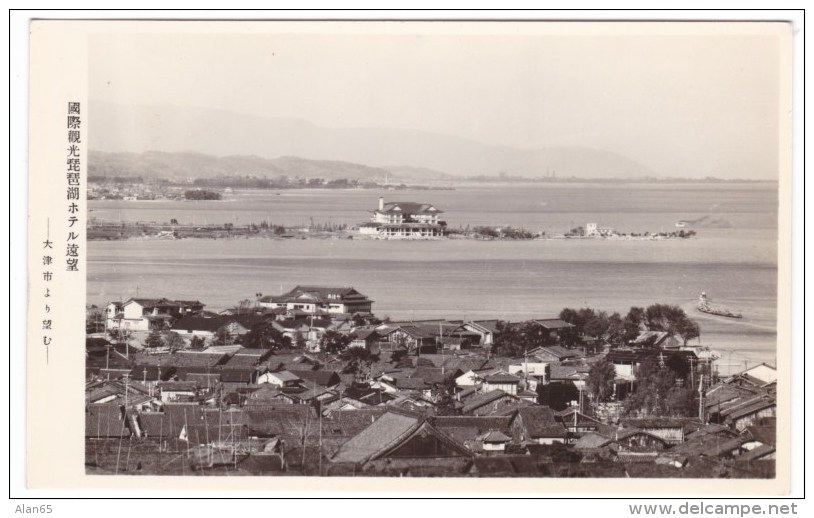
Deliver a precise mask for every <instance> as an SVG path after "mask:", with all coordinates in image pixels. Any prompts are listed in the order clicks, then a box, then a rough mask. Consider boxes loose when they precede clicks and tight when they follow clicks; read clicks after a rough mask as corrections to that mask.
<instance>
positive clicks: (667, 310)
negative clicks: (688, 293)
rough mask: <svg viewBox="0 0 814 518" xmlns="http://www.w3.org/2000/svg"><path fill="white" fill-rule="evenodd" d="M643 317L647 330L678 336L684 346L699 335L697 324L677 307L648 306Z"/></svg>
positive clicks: (663, 305)
mask: <svg viewBox="0 0 814 518" xmlns="http://www.w3.org/2000/svg"><path fill="white" fill-rule="evenodd" d="M644 316H645V320H646V324H647V328H648V329H650V330H652V331H664V332H667V333H669V334H671V335H678V336H680V337H681V338H682V339H683V340H684V345H687V342H689V341H690V340H692V339H693V338H698V336H699V334H700V329H699V327H698V324H697V323H696V322H695V321H694V320H692V319H691V318H690V317H688V316H687V313H685V312H684V310H683V309H681V308H680V307H678V306H673V305H669V304H653V305H651V306H648V308H647V310H645V314H644Z"/></svg>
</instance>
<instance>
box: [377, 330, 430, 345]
mask: <svg viewBox="0 0 814 518" xmlns="http://www.w3.org/2000/svg"><path fill="white" fill-rule="evenodd" d="M379 334H381V336H382V338H383V339H384V340H385V341H386V342H387V343H388V344H389V348H390V350H398V349H404V350H407V351H415V350H417V349H419V348H423V347H429V346H433V347H434V346H435V345H436V341H435V336H433V335H432V334H431V333H428V332H426V331H424V330H423V329H421V328H420V327H417V326H414V325H400V326H397V327H383V328H382V329H379Z"/></svg>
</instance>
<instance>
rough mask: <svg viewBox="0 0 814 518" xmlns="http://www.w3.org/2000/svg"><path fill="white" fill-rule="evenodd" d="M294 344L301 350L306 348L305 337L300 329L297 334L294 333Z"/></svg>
mask: <svg viewBox="0 0 814 518" xmlns="http://www.w3.org/2000/svg"><path fill="white" fill-rule="evenodd" d="M294 343H295V344H296V346H297V348H299V349H304V348H305V346H306V341H305V336H304V335H303V334H302V331H300V330H299V329H297V332H296V333H294Z"/></svg>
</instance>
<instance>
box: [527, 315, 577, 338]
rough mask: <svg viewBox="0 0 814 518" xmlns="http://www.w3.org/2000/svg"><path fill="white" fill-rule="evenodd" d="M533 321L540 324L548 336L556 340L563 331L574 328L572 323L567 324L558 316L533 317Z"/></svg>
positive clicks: (560, 336)
mask: <svg viewBox="0 0 814 518" xmlns="http://www.w3.org/2000/svg"><path fill="white" fill-rule="evenodd" d="M533 322H534V323H535V324H537V325H538V326H540V328H542V330H543V332H544V333H546V334H547V335H548V337H549V338H553V339H556V340H559V339H560V338H562V336H563V335H564V334H565V333H567V332H569V331H570V330H572V329H574V325H573V324H569V323H568V322H566V321H564V320H561V319H559V318H538V319H534V320H533Z"/></svg>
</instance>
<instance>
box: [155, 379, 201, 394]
mask: <svg viewBox="0 0 814 518" xmlns="http://www.w3.org/2000/svg"><path fill="white" fill-rule="evenodd" d="M158 386H159V387H160V388H161V390H162V391H165V392H194V391H195V390H197V389H198V384H197V383H195V382H194V381H162V382H160V383H159V384H158Z"/></svg>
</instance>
